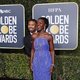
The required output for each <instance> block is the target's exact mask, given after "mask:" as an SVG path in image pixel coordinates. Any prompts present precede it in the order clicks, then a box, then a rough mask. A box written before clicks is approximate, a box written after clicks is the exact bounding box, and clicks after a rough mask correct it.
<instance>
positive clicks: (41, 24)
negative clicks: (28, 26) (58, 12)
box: [37, 19, 45, 32]
mask: <svg viewBox="0 0 80 80" xmlns="http://www.w3.org/2000/svg"><path fill="white" fill-rule="evenodd" d="M37 24H38V25H37V31H38V32H39V31H41V30H43V29H44V27H45V22H44V20H43V19H38V23H37Z"/></svg>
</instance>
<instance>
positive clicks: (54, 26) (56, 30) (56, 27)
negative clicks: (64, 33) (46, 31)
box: [50, 25, 59, 34]
mask: <svg viewBox="0 0 80 80" xmlns="http://www.w3.org/2000/svg"><path fill="white" fill-rule="evenodd" d="M50 32H51V33H52V34H58V33H59V27H58V26H57V25H52V26H51V27H50Z"/></svg>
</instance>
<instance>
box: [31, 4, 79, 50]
mask: <svg viewBox="0 0 80 80" xmlns="http://www.w3.org/2000/svg"><path fill="white" fill-rule="evenodd" d="M40 11H41V12H40ZM39 12H40V13H39ZM39 17H46V18H47V19H48V21H49V27H48V29H47V31H48V32H49V33H51V34H52V36H53V41H54V48H55V50H74V49H76V48H77V46H78V5H77V3H75V2H62V3H44V4H35V5H34V6H33V8H32V18H34V19H38V18H39Z"/></svg>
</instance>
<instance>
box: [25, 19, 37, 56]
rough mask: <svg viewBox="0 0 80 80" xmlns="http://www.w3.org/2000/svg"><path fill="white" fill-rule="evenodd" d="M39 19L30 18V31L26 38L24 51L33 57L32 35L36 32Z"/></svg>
mask: <svg viewBox="0 0 80 80" xmlns="http://www.w3.org/2000/svg"><path fill="white" fill-rule="evenodd" d="M36 27H37V21H36V20H35V19H30V20H28V30H29V33H28V34H27V35H26V36H25V38H24V45H25V47H24V52H25V54H27V55H28V57H31V48H32V39H31V35H32V34H33V33H35V32H36Z"/></svg>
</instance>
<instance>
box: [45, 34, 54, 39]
mask: <svg viewBox="0 0 80 80" xmlns="http://www.w3.org/2000/svg"><path fill="white" fill-rule="evenodd" d="M45 35H46V37H47V38H48V39H49V40H50V39H53V36H52V34H51V33H48V32H46V33H45Z"/></svg>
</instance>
